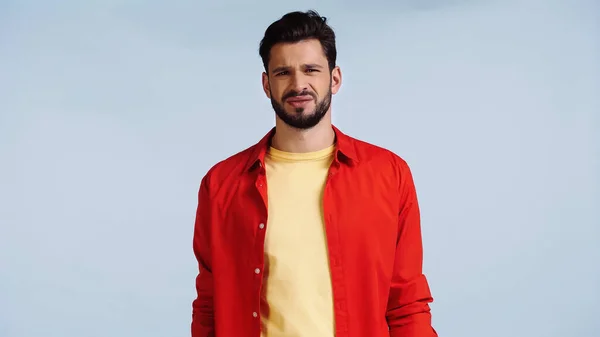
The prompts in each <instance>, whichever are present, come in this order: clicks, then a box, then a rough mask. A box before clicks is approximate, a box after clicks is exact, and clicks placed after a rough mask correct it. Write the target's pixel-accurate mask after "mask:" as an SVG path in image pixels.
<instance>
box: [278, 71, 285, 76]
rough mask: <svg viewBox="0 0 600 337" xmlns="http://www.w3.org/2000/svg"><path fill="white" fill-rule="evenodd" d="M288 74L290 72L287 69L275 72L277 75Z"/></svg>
mask: <svg viewBox="0 0 600 337" xmlns="http://www.w3.org/2000/svg"><path fill="white" fill-rule="evenodd" d="M287 74H288V72H287V71H280V72H278V73H277V74H275V75H277V76H281V75H287Z"/></svg>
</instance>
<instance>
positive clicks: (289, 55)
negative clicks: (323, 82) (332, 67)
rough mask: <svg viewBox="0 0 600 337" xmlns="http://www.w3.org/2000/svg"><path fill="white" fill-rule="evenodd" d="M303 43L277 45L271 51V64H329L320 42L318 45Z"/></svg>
mask: <svg viewBox="0 0 600 337" xmlns="http://www.w3.org/2000/svg"><path fill="white" fill-rule="evenodd" d="M303 42H304V41H302V42H296V43H279V44H276V45H275V46H273V48H272V49H271V55H270V60H271V63H272V64H273V65H275V64H277V65H276V66H285V65H290V66H291V65H299V64H301V65H305V64H317V65H324V64H327V57H326V56H325V53H324V52H323V48H322V47H321V44H320V43H319V42H318V41H317V42H316V44H315V43H314V42H313V43H309V42H304V43H303Z"/></svg>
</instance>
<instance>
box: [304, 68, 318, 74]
mask: <svg viewBox="0 0 600 337" xmlns="http://www.w3.org/2000/svg"><path fill="white" fill-rule="evenodd" d="M306 71H307V72H309V73H311V72H313V71H318V70H317V69H306Z"/></svg>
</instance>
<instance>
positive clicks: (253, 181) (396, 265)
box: [191, 126, 437, 337]
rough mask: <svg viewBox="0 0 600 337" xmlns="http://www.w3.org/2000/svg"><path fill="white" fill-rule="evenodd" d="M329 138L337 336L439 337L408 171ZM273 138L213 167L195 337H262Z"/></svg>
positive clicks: (200, 214) (202, 205)
mask: <svg viewBox="0 0 600 337" xmlns="http://www.w3.org/2000/svg"><path fill="white" fill-rule="evenodd" d="M333 129H334V131H335V134H336V150H335V154H334V160H333V163H332V165H331V167H330V172H329V176H328V179H327V182H326V186H325V192H324V196H323V203H324V204H323V207H324V212H325V213H324V217H325V218H324V220H325V228H326V234H327V243H328V250H329V262H330V268H331V278H332V286H333V297H334V318H335V332H336V337H384V336H386V337H390V336H391V337H436V336H437V334H436V332H435V330H434V329H433V327H432V325H431V313H430V308H429V303H431V302H432V301H433V299H432V296H431V293H430V290H429V285H428V282H427V280H426V278H425V275H423V271H422V260H423V249H422V240H421V224H420V215H419V206H418V203H417V195H416V192H415V186H414V183H413V178H412V175H411V171H410V169H409V167H408V165H407V164H406V162H405V161H404V160H403V159H401V158H400V157H399V156H397V155H395V154H394V153H392V152H391V151H389V150H386V149H383V148H380V147H377V146H375V145H371V144H368V143H366V142H363V141H360V140H357V139H354V138H352V137H350V136H347V135H345V134H343V133H342V132H341V131H340V130H339V129H337V128H336V127H335V126H333ZM274 131H275V130H274V129H272V130H271V132H269V133H268V134H267V135H265V136H264V137H263V139H262V140H261V141H260V142H258V144H256V145H254V146H252V147H250V148H248V149H246V150H244V151H242V152H240V153H237V154H235V155H233V156H231V157H229V158H227V159H225V160H223V161H221V162H219V163H217V164H216V165H214V166H213V167H212V168H211V169H210V170H209V171H208V173H207V174H206V175H205V176H204V178H203V179H202V182H201V184H200V191H199V198H198V200H199V201H198V209H197V214H196V223H195V229H194V240H193V248H194V253H195V256H196V258H197V260H198V263H199V273H198V276H197V278H196V290H197V298H196V299H195V300H194V301H193V304H192V309H193V310H192V323H191V331H192V337H209V336H211V337H246V336H248V337H259V336H260V331H261V319H260V317H259V313H260V312H261V311H260V308H259V306H260V303H261V287H262V282H263V278H262V273H260V272H259V273H256V271H257V270H258V271H260V270H263V266H264V239H265V231H266V223H267V216H268V214H269V213H268V209H267V205H268V203H267V197H268V196H267V187H266V176H265V174H266V173H265V169H264V167H265V165H264V158H265V153H266V151H267V149H268V147H269V143H270V139H271V136H272V135H273V132H274ZM315 337H320V336H315Z"/></svg>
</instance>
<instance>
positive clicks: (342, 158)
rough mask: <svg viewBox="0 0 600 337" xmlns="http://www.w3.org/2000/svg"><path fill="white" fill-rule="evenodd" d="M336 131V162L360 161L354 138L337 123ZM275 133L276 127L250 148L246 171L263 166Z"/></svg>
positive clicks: (334, 128) (334, 129)
mask: <svg viewBox="0 0 600 337" xmlns="http://www.w3.org/2000/svg"><path fill="white" fill-rule="evenodd" d="M331 127H332V128H333V131H334V132H335V143H336V149H335V152H334V154H335V158H334V160H335V161H336V162H340V163H347V164H349V165H355V164H357V163H358V157H357V155H356V148H355V146H354V139H353V138H352V137H350V136H348V135H346V134H344V133H343V132H342V131H340V129H338V128H337V127H336V126H335V125H332V126H331ZM274 134H275V127H273V128H272V129H271V130H270V131H269V132H267V134H265V135H264V136H263V137H262V139H261V140H260V141H259V142H258V143H256V144H255V145H254V146H253V147H251V148H250V157H249V158H248V162H247V163H246V167H245V170H244V171H248V170H252V169H254V168H256V167H259V166H263V167H264V163H265V155H266V154H267V150H268V148H269V146H270V145H271V139H272V137H273V135H274Z"/></svg>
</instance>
